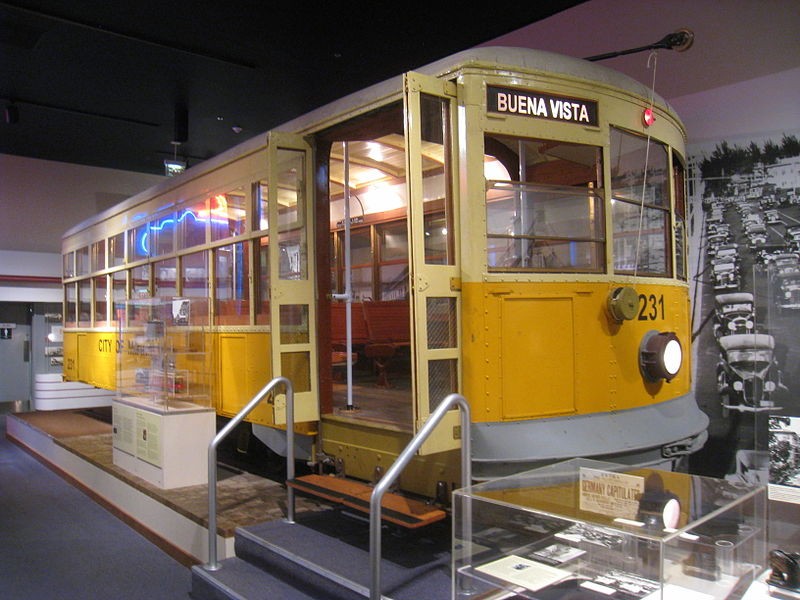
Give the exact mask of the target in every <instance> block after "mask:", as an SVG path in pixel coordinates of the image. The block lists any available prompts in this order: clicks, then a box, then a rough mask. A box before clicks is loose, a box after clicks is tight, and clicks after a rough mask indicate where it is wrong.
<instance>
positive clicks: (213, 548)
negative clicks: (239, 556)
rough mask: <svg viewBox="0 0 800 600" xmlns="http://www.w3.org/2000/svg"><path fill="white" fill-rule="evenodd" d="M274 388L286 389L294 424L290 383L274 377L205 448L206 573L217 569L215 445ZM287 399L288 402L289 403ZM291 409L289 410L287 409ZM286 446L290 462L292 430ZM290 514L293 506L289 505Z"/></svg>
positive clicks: (292, 453) (289, 411) (289, 432)
mask: <svg viewBox="0 0 800 600" xmlns="http://www.w3.org/2000/svg"><path fill="white" fill-rule="evenodd" d="M278 385H283V386H284V388H285V390H286V405H287V408H286V415H287V421H288V419H289V418H290V414H291V419H292V421H294V415H293V410H294V391H293V388H292V382H291V381H289V380H288V379H287V378H286V377H275V378H274V379H273V380H272V381H270V382H269V383H268V384H267V385H265V386H264V387H263V388H262V389H261V391H260V392H258V393H257V394H256V395H255V396H253V399H252V400H250V402H248V403H247V406H245V407H244V408H243V409H242V410H240V411H239V413H238V414H237V415H236V416H235V417H233V419H231V420H230V421H229V422H228V424H227V425H225V427H223V428H222V429H221V430H220V431H219V433H217V435H216V436H214V439H213V440H211V443H210V444H209V445H208V562H207V563H206V564H204V565H203V568H204V569H205V570H206V571H216V570H217V569H219V568H220V564H219V561H218V560H217V446H219V444H220V442H222V440H224V439H225V438H226V437H227V436H228V434H229V433H230V432H231V431H233V429H234V428H235V427H236V426H237V425H238V424H239V423H241V422H242V421H243V420H244V418H245V417H246V416H247V415H249V414H250V412H251V411H252V410H253V409H254V408H255V407H256V406H258V405H259V404H260V403H261V402H262V400H264V398H265V397H266V396H267V395H268V394H269V393H270V392H272V391H273V390H274V389H275V388H276V387H278ZM290 400H291V402H290ZM290 405H291V406H292V408H291V409H290V408H289V406H290ZM286 440H287V443H288V444H290V446H289V448H290V450H289V451H287V453H286V454H287V456H288V455H289V454H290V453H291V455H292V459H294V428H293V427H292V428H291V429H289V430H288V431H287V437H286ZM292 477H294V460H292ZM291 510H292V512H294V507H293V506H292V509H291Z"/></svg>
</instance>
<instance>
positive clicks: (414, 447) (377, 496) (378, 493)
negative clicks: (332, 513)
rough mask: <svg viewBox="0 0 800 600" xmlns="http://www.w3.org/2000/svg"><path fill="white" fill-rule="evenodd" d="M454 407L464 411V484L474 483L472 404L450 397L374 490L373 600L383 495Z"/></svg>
mask: <svg viewBox="0 0 800 600" xmlns="http://www.w3.org/2000/svg"><path fill="white" fill-rule="evenodd" d="M454 406H458V407H459V408H460V409H461V485H462V487H466V486H468V485H470V484H471V483H472V462H471V460H472V458H471V457H472V448H471V445H472V440H471V438H470V421H471V419H470V412H469V404H468V403H467V401H466V399H465V398H464V396H462V395H460V394H450V395H449V396H447V397H446V398H445V399H444V400H442V402H441V403H440V404H439V406H437V407H436V410H434V411H433V412H432V413H431V414H430V416H429V417H428V420H427V421H425V424H424V425H423V426H422V429H420V430H419V431H418V432H417V434H416V435H415V436H414V437H413V438H412V439H411V443H409V445H408V446H406V447H405V448H404V449H403V451H402V452H401V453H400V455H399V456H398V457H397V460H395V461H394V463H392V466H391V467H390V468H389V470H388V471H386V474H385V475H384V476H383V477H381V480H380V481H379V482H378V483H377V484H376V485H375V489H373V490H372V496H371V497H370V501H369V559H370V571H371V582H370V589H369V597H370V600H380V599H381V569H380V565H381V502H382V501H383V495H384V493H385V492H386V490H387V489H389V487H390V486H391V485H392V484H393V483H394V481H395V480H396V479H397V477H398V476H399V475H400V473H401V472H402V470H403V469H405V467H406V466H407V465H408V463H409V462H411V459H412V458H413V457H414V455H415V454H416V453H417V451H418V450H419V448H420V446H422V444H423V443H424V442H425V440H427V439H428V437H430V434H431V433H432V432H433V430H434V429H435V428H436V426H437V425H438V424H439V422H440V421H441V420H442V419H443V418H444V415H445V414H446V413H447V411H449V410H450V409H451V408H453V407H454Z"/></svg>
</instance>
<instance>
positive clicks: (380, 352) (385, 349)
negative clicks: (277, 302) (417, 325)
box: [362, 300, 411, 387]
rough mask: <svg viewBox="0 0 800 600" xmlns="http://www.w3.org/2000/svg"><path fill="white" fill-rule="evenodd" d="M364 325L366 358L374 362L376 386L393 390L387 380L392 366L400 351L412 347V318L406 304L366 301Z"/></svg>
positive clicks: (400, 302)
mask: <svg viewBox="0 0 800 600" xmlns="http://www.w3.org/2000/svg"><path fill="white" fill-rule="evenodd" d="M362 307H363V309H364V321H365V322H366V327H367V333H368V335H369V340H368V341H367V343H366V344H365V346H364V354H365V356H367V357H368V358H371V359H372V360H373V362H374V364H375V368H376V369H377V371H378V382H377V385H379V386H381V387H390V385H389V378H388V376H387V368H388V366H389V362H390V361H391V359H392V358H393V357H394V356H395V355H396V353H397V350H398V348H403V347H407V346H410V345H411V318H410V316H409V305H408V302H407V301H405V300H382V301H365V302H363V303H362Z"/></svg>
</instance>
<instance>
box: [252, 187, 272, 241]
mask: <svg viewBox="0 0 800 600" xmlns="http://www.w3.org/2000/svg"><path fill="white" fill-rule="evenodd" d="M255 188H256V189H255V194H254V195H255V202H254V204H255V211H254V213H253V215H254V217H253V220H254V223H253V230H254V231H266V230H267V229H269V204H268V202H269V185H268V184H267V182H266V181H259V182H258V183H257V184H256V186H255Z"/></svg>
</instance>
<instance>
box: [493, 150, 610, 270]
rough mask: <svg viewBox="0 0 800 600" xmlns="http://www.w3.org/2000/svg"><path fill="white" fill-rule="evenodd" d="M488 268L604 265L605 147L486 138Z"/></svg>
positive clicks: (591, 268) (577, 268) (573, 268)
mask: <svg viewBox="0 0 800 600" xmlns="http://www.w3.org/2000/svg"><path fill="white" fill-rule="evenodd" d="M485 153H486V157H485V162H484V164H485V167H484V171H485V173H486V179H487V190H486V218H487V240H488V244H487V245H488V256H487V261H488V265H489V269H490V270H493V271H546V272H561V273H563V272H591V273H599V272H602V271H603V270H604V269H605V260H604V255H605V224H604V216H603V198H602V172H603V169H602V161H601V154H602V153H601V149H600V148H598V147H594V146H586V145H581V144H570V143H566V142H557V141H552V140H523V139H516V138H503V137H498V136H486V138H485Z"/></svg>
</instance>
